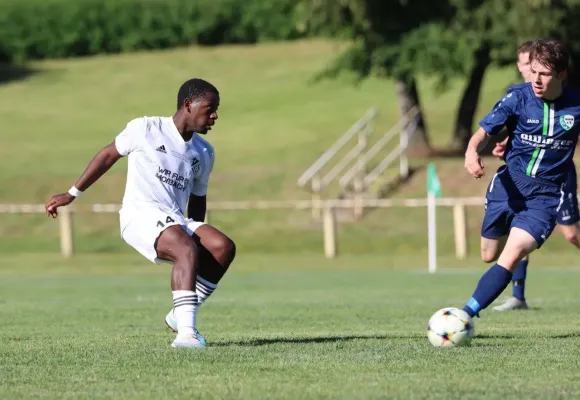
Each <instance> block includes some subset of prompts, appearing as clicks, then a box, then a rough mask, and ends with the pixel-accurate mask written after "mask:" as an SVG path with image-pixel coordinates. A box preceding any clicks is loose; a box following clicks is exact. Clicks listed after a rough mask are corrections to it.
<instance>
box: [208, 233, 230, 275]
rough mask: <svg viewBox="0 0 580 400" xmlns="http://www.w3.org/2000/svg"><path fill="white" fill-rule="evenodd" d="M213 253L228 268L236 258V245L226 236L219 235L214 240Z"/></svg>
mask: <svg viewBox="0 0 580 400" xmlns="http://www.w3.org/2000/svg"><path fill="white" fill-rule="evenodd" d="M211 252H212V254H213V255H214V257H215V258H216V259H218V260H220V263H221V264H222V266H224V267H226V268H227V267H228V266H229V265H230V264H231V263H232V261H233V260H234V258H235V256H236V244H235V243H234V241H233V240H232V239H230V238H229V237H227V236H226V235H219V236H216V237H215V238H214V239H213V240H212V244H211Z"/></svg>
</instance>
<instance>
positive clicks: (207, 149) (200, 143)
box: [192, 134, 215, 158]
mask: <svg viewBox="0 0 580 400" xmlns="http://www.w3.org/2000/svg"><path fill="white" fill-rule="evenodd" d="M192 144H193V146H194V147H195V148H196V149H197V151H198V152H203V153H206V154H207V155H209V156H210V157H211V158H214V157H215V149H214V147H213V145H212V144H211V143H210V142H208V141H207V140H206V139H204V138H203V137H201V135H198V134H195V135H193V141H192Z"/></svg>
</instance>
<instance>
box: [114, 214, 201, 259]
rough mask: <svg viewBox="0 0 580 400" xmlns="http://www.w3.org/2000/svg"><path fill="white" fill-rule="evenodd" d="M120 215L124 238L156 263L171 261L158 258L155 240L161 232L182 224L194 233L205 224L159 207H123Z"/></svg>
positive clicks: (189, 232)
mask: <svg viewBox="0 0 580 400" xmlns="http://www.w3.org/2000/svg"><path fill="white" fill-rule="evenodd" d="M119 217H120V218H119V219H120V223H121V237H122V238H123V240H124V241H125V242H127V244H129V246H131V247H133V248H134V249H135V250H137V251H138V252H139V253H141V254H142V255H143V256H144V257H145V258H147V259H148V260H149V261H151V262H153V263H155V264H161V263H164V262H170V261H166V260H162V259H160V258H157V251H156V250H155V241H156V240H157V238H158V237H159V235H160V234H161V232H163V231H164V230H165V229H167V228H168V227H170V226H173V225H180V226H181V227H182V228H183V230H184V231H185V232H187V233H188V234H189V235H193V232H195V230H196V229H197V228H199V227H200V226H202V225H204V223H203V222H197V221H194V220H192V219H191V218H185V217H184V216H183V215H181V214H177V213H174V212H168V211H164V210H161V209H159V208H140V209H134V208H131V209H126V208H122V209H121V210H120V211H119Z"/></svg>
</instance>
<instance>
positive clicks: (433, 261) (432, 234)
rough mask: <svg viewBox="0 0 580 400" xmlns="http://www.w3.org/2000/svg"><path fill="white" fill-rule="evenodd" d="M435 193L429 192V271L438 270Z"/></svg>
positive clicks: (432, 272)
mask: <svg viewBox="0 0 580 400" xmlns="http://www.w3.org/2000/svg"><path fill="white" fill-rule="evenodd" d="M435 213H436V200H435V193H431V192H429V193H428V194H427V235H428V247H429V272H430V273H431V274H434V273H435V271H437V224H436V218H435V217H436V216H435Z"/></svg>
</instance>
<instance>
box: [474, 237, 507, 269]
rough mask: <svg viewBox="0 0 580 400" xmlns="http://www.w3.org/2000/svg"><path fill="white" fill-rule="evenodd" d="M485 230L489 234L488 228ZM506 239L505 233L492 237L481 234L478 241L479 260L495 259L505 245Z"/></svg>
mask: <svg viewBox="0 0 580 400" xmlns="http://www.w3.org/2000/svg"><path fill="white" fill-rule="evenodd" d="M486 231H487V234H489V229H487V230H486ZM506 240H507V235H503V236H500V237H498V238H494V239H492V238H487V237H483V236H482V237H481V241H480V247H481V260H482V261H483V262H486V263H490V262H493V261H495V260H497V259H498V257H499V255H500V254H501V252H502V250H503V248H504V247H505V243H506Z"/></svg>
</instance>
